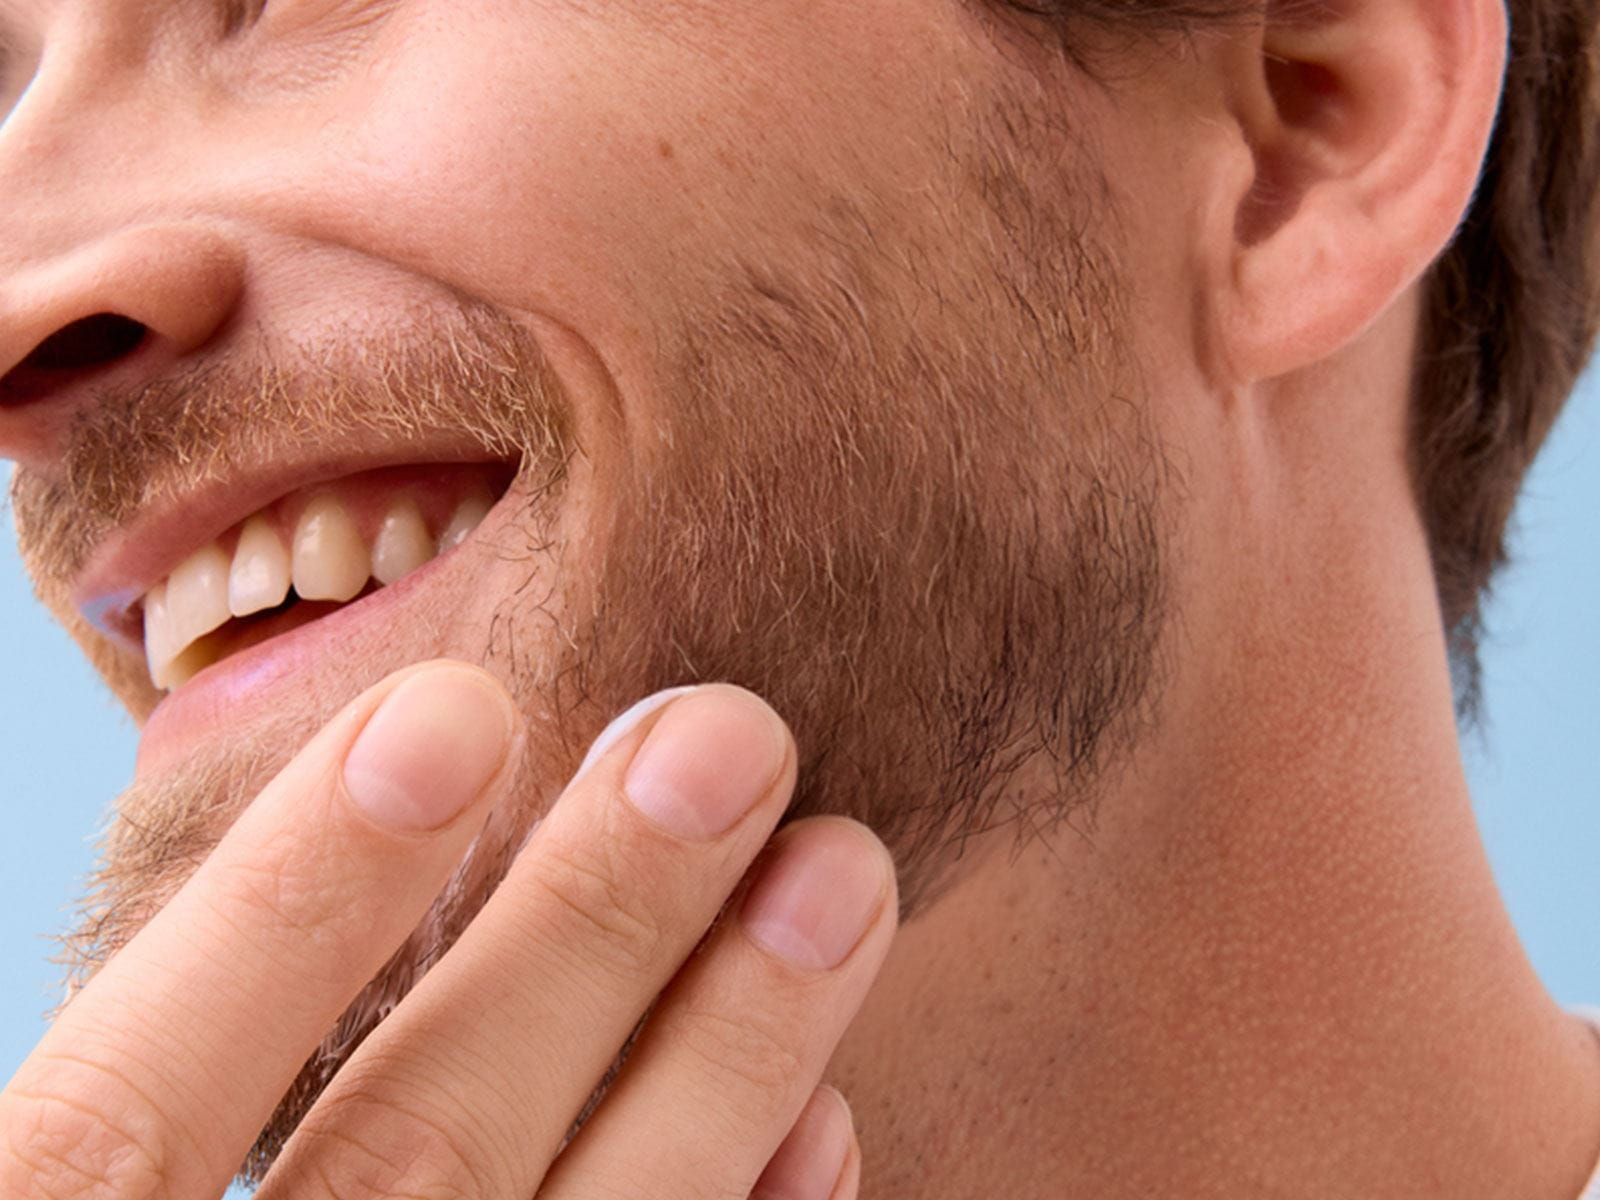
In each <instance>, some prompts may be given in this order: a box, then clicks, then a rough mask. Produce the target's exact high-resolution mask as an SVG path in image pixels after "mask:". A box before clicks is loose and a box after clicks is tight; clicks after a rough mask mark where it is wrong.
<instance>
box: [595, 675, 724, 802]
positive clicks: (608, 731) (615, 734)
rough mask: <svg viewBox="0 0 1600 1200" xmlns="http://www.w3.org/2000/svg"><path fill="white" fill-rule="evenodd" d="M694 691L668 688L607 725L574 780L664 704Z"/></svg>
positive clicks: (692, 689) (646, 698)
mask: <svg viewBox="0 0 1600 1200" xmlns="http://www.w3.org/2000/svg"><path fill="white" fill-rule="evenodd" d="M692 691H694V687H693V686H692V685H691V686H689V687H675V688H668V689H667V690H666V691H664V692H657V693H656V694H655V695H653V696H646V697H645V698H644V699H643V700H641V701H639V703H637V704H635V705H634V706H633V707H632V708H630V709H627V710H626V711H625V712H623V714H622V715H621V716H619V717H617V718H616V720H614V721H612V722H611V724H609V725H607V726H606V727H605V729H604V730H602V731H601V733H600V736H599V737H597V738H595V740H594V745H592V746H590V747H589V753H588V754H586V755H584V757H583V763H582V765H581V766H579V767H578V771H577V775H574V776H573V778H574V779H576V778H577V777H578V775H582V774H583V773H584V772H585V771H587V770H588V769H589V768H590V767H592V766H594V764H595V763H597V762H599V761H600V760H601V759H602V758H604V757H605V756H606V752H607V751H609V750H610V749H611V747H613V746H615V745H616V744H617V743H618V742H620V741H621V740H622V739H623V738H625V737H627V736H628V734H630V733H632V732H633V730H634V729H636V728H638V725H639V722H641V721H643V720H644V719H645V718H646V717H648V716H649V715H650V714H651V713H653V712H655V711H656V709H658V708H660V707H661V706H662V705H663V704H667V703H669V702H670V701H673V700H676V699H677V698H678V697H679V696H683V695H687V694H688V693H689V692H692Z"/></svg>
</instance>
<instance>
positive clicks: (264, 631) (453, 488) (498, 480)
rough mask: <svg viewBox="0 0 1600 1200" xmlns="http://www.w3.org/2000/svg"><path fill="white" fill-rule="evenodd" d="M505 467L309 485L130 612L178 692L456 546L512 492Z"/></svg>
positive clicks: (196, 559)
mask: <svg viewBox="0 0 1600 1200" xmlns="http://www.w3.org/2000/svg"><path fill="white" fill-rule="evenodd" d="M513 475H514V471H513V469H512V468H511V467H509V466H505V465H501V464H471V465H460V464H450V465H441V466H430V467H391V468H384V469H381V470H377V471H369V472H366V473H364V474H361V475H355V476H349V477H347V478H345V479H341V480H336V481H333V482H328V483H320V484H316V485H313V486H311V487H307V488H302V489H299V490H297V491H295V492H292V493H290V494H288V495H286V496H283V497H281V498H279V499H278V500H275V501H274V502H272V503H271V504H269V505H267V506H266V507H265V508H263V509H261V510H259V511H258V512H255V513H252V514H251V515H250V516H248V517H246V518H245V519H244V520H242V521H240V522H238V523H237V524H235V525H234V526H233V527H231V528H230V529H228V530H227V531H226V532H225V533H223V534H222V535H221V536H220V537H217V538H215V539H213V540H211V541H209V542H207V543H206V544H205V545H203V546H200V547H199V548H198V549H195V550H193V551H192V552H191V553H190V554H189V555H188V557H187V558H185V559H184V560H183V561H182V562H181V563H180V564H179V565H178V566H177V567H175V568H174V569H173V570H172V571H171V572H170V573H169V574H168V575H167V576H166V578H165V579H162V580H161V581H160V582H158V583H156V584H155V585H154V586H153V587H151V588H150V589H149V590H148V591H147V592H145V593H144V595H143V596H141V597H140V598H139V599H138V600H137V601H136V602H135V603H134V604H133V605H132V606H130V608H129V609H128V610H127V611H126V613H125V614H124V615H123V623H124V625H125V628H126V632H127V633H128V634H129V635H131V636H135V637H138V636H142V639H143V643H144V651H145V659H146V662H147V664H148V665H149V669H150V679H151V682H152V683H154V684H155V686H156V687H157V688H160V689H162V690H165V691H173V690H176V689H177V688H179V687H182V686H183V685H184V684H185V683H187V682H188V681H189V680H190V679H192V678H193V677H194V676H195V675H197V674H199V673H200V672H201V671H202V670H204V669H205V668H207V667H209V666H212V665H213V664H215V663H218V662H221V661H222V660H223V659H225V658H227V657H228V656H230V655H232V654H236V653H238V652H240V651H242V650H245V649H248V648H249V647H251V646H255V645H257V644H259V643H261V642H264V641H267V640H269V639H271V638H274V637H277V636H279V635H281V634H285V633H288V632H291V631H292V630H295V629H298V628H300V627H301V626H304V625H307V624H310V623H311V622H313V621H316V620H319V619H321V618H322V617H325V616H327V615H329V614H330V613H333V612H336V611H338V610H340V609H342V608H344V607H346V606H347V605H349V604H351V603H353V602H355V601H358V600H360V599H361V598H363V597H364V596H366V595H368V594H370V593H372V592H374V591H376V590H379V589H381V588H384V587H388V586H389V585H391V584H394V583H398V582H399V581H400V580H401V579H404V578H405V577H406V576H408V575H411V574H412V573H413V572H415V571H418V570H420V569H421V568H423V567H425V566H427V565H428V564H429V563H430V562H432V561H433V560H434V559H436V558H439V557H441V556H443V555H445V554H448V553H450V552H451V551H452V550H454V549H456V548H457V547H459V546H460V545H461V544H462V543H463V542H465V541H466V540H467V539H468V537H470V536H471V534H472V533H473V531H474V530H475V529H477V527H478V525H479V524H480V523H482V521H483V519H484V518H485V517H486V516H487V515H488V513H489V510H490V509H491V508H492V507H493V505H494V504H495V503H496V501H498V500H499V499H500V498H501V497H502V496H503V495H504V494H505V493H506V491H507V490H508V488H509V487H510V483H511V480H512V477H513Z"/></svg>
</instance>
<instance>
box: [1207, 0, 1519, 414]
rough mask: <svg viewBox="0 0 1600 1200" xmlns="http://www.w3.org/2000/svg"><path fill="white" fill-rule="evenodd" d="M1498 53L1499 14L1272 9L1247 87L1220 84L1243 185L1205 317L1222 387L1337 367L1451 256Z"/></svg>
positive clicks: (1352, 2)
mask: <svg viewBox="0 0 1600 1200" xmlns="http://www.w3.org/2000/svg"><path fill="white" fill-rule="evenodd" d="M1505 38H1506V16H1505V10H1504V7H1503V3H1502V0H1332V2H1325V3H1316V4H1298V3H1294V2H1293V0H1274V2H1273V3H1271V4H1269V6H1268V13H1267V16H1266V18H1265V23H1264V25H1263V26H1262V28H1261V30H1260V42H1259V44H1258V45H1257V46H1255V47H1254V50H1255V51H1256V53H1255V54H1254V61H1253V63H1252V65H1251V69H1250V70H1249V71H1248V72H1247V73H1246V75H1245V77H1243V78H1241V79H1235V80H1233V81H1230V83H1229V97H1230V104H1231V109H1232V114H1233V118H1234V120H1236V121H1237V123H1238V126H1239V128H1240V130H1241V132H1242V134H1243V137H1244V140H1245V144H1246V146H1247V147H1248V150H1249V153H1250V157H1251V164H1252V171H1251V172H1250V175H1249V178H1248V179H1247V180H1239V181H1238V182H1237V183H1236V185H1235V186H1236V187H1237V194H1235V195H1233V196H1232V197H1231V198H1230V199H1229V201H1228V205H1229V208H1228V212H1229V216H1230V218H1231V226H1232V227H1231V229H1229V230H1226V231H1221V232H1222V236H1224V237H1227V238H1228V240H1229V250H1228V253H1227V254H1226V255H1225V256H1222V257H1220V258H1219V259H1218V260H1217V261H1218V265H1219V274H1221V276H1222V277H1221V278H1219V279H1215V280H1213V281H1211V286H1212V296H1211V299H1210V305H1209V307H1210V311H1211V312H1212V314H1213V319H1214V322H1215V326H1216V327H1215V328H1214V330H1213V335H1214V337H1215V338H1216V340H1217V343H1218V347H1219V350H1220V352H1221V358H1222V359H1223V361H1224V362H1225V363H1226V365H1227V370H1228V373H1229V374H1230V375H1231V376H1233V380H1232V381H1233V382H1235V383H1250V382H1255V381H1258V380H1262V379H1270V378H1276V377H1278V376H1281V375H1286V374H1289V373H1290V372H1293V371H1295V370H1298V369H1300V368H1302V367H1305V366H1309V365H1311V364H1313V363H1315V362H1318V361H1320V360H1322V359H1324V358H1326V357H1329V356H1331V355H1332V354H1334V353H1336V352H1337V351H1338V350H1339V349H1341V348H1342V347H1343V346H1345V345H1347V344H1348V343H1349V342H1351V341H1353V340H1354V339H1355V338H1357V337H1358V336H1359V335H1360V334H1361V333H1362V332H1363V331H1364V330H1365V329H1366V328H1367V327H1369V326H1370V325H1371V324H1372V323H1373V322H1374V321H1375V320H1377V319H1378V317H1379V316H1380V315H1382V313H1383V312H1385V311H1386V310H1387V309H1388V308H1389V307H1390V305H1391V304H1393V303H1394V302H1395V300H1396V299H1397V298H1398V297H1399V296H1400V295H1401V293H1402V292H1404V291H1405V290H1406V289H1407V288H1409V287H1410V286H1411V285H1412V284H1413V283H1415V282H1416V280H1417V279H1418V278H1419V277H1420V276H1421V275H1422V274H1423V272H1424V271H1426V270H1427V268H1428V266H1429V264H1430V263H1431V262H1432V261H1433V260H1434V258H1435V257H1437V255H1438V254H1439V253H1440V252H1441V251H1442V250H1443V249H1444V248H1445V246H1446V245H1447V244H1448V243H1449V241H1450V238H1451V235H1452V234H1453V232H1454V230H1455V228H1456V225H1457V223H1458V222H1459V221H1460V219H1461V216H1462V214H1463V213H1464V212H1465V211H1466V208H1467V206H1468V204H1469V203H1470V201H1471V198H1472V192H1473V188H1474V186H1475V184H1476V181H1477V177H1478V171H1479V167H1480V165H1481V163H1482V160H1483V155H1484V152H1485V149H1486V147H1487V145H1488V141H1489V136H1490V133H1491V131H1492V128H1493V124H1494V114H1495V110H1496V106H1497V102H1498V98H1499V91H1500V83H1501V78H1502V74H1503V72H1504V69H1505ZM1224 263H1225V266H1224V265H1223V264H1224Z"/></svg>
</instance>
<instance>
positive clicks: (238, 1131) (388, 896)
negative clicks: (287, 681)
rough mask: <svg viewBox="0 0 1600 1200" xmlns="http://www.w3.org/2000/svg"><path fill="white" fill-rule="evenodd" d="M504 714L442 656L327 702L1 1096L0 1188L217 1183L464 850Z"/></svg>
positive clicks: (491, 690)
mask: <svg viewBox="0 0 1600 1200" xmlns="http://www.w3.org/2000/svg"><path fill="white" fill-rule="evenodd" d="M518 728H519V725H518V718H517V715H516V712H515V710H514V708H513V707H512V705H511V702H510V699H509V697H508V696H507V695H506V693H505V691H504V690H503V689H502V688H501V687H500V685H499V684H498V683H496V682H495V681H494V680H493V679H492V678H491V677H490V676H489V675H487V674H486V673H484V672H482V671H479V670H477V669H475V668H470V667H466V666H464V665H461V664H429V665H428V666H425V667H420V668H414V669H412V670H410V671H407V672H402V673H400V674H399V675H397V676H393V677H391V678H390V679H388V680H386V681H385V682H384V683H381V684H379V685H378V686H377V687H375V688H373V689H372V690H371V691H369V692H367V693H366V694H364V695H363V696H361V697H360V698H359V699H357V700H356V701H355V702H353V703H352V704H351V705H350V706H349V707H348V708H346V709H345V710H344V711H343V712H342V713H341V714H340V715H339V716H338V717H336V718H335V719H334V721H333V722H332V723H330V724H329V725H328V726H327V727H326V728H325V729H324V730H323V731H322V732H321V733H320V734H318V735H317V737H315V738H314V739H313V740H312V741H311V742H310V743H309V744H308V745H307V746H306V748H305V749H304V750H303V751H301V753H300V754H299V755H298V756H297V757H296V758H295V759H294V761H293V762H291V763H290V765H289V766H288V767H287V768H285V769H284V771H283V772H282V773H281V774H280V775H279V776H278V777H277V778H276V779H274V780H273V782H272V783H270V784H269V785H268V786H267V787H266V789H265V790H264V791H263V792H262V793H261V795H260V796H259V797H258V798H257V799H256V800H255V802H254V803H253V804H251V806H250V807H249V808H248V809H247V810H246V811H245V812H244V813H243V814H242V815H241V816H240V818H239V819H238V821H237V822H236V823H235V824H234V827H233V828H232V829H231V830H229V832H228V833H227V835H226V836H225V837H224V838H223V839H222V841H221V842H220V843H219V844H218V846H217V848H216V850H215V851H214V852H213V853H212V855H211V856H210V857H209V858H208V859H207V860H206V861H205V863H204V864H203V865H202V866H201V867H200V868H199V870H197V871H196V873H195V874H194V876H193V878H191V879H190V880H189V882H188V883H187V884H186V885H185V886H184V888H183V889H182V890H181V891H180V892H179V893H178V894H177V896H176V897H174V899H173V900H172V901H171V903H169V904H168V905H167V906H166V907H165V908H164V909H162V911H161V912H160V913H159V914H157V915H156V917H155V918H154V919H153V920H152V921H151V922H150V923H149V925H147V926H146V927H145V928H144V929H143V930H142V931H141V932H140V933H139V934H138V936H136V937H135V938H134V939H133V940H132V941H131V942H130V943H129V944H128V945H127V947H125V948H124V949H123V950H122V952H121V953H119V954H118V955H117V956H116V957H115V958H114V959H112V961H111V962H110V963H109V964H108V965H107V966H106V967H105V968H104V969H103V970H102V971H101V972H100V974H99V975H97V976H96V977H95V978H94V979H93V980H92V981H91V982H90V984H89V985H88V986H87V987H86V988H85V989H84V990H83V991H82V992H81V993H79V995H78V996H77V997H75V998H74V999H73V1001H72V1002H71V1003H70V1004H69V1005H68V1006H67V1008H66V1010H65V1012H63V1014H62V1015H61V1017H60V1018H59V1019H58V1020H57V1022H56V1024H55V1025H54V1026H53V1027H52V1028H51V1029H50V1031H49V1032H48V1033H47V1034H46V1036H45V1038H44V1040H43V1041H41V1042H40V1044H39V1046H38V1048H37V1049H36V1050H35V1051H34V1053H33V1054H32V1055H31V1056H30V1057H29V1058H28V1059H27V1061H26V1062H24V1063H23V1065H22V1067H21V1068H19V1069H18V1071H17V1074H16V1075H15V1076H14V1077H13V1078H12V1080H11V1082H10V1083H9V1084H8V1085H7V1087H6V1089H5V1091H4V1092H3V1093H0V1195H4V1196H7V1197H13V1196H14V1197H19V1198H25V1197H42V1196H47V1195H48V1196H60V1195H69V1194H70V1195H77V1194H80V1193H81V1192H83V1191H84V1189H85V1185H86V1184H87V1183H95V1184H97V1186H98V1189H103V1190H96V1189H95V1188H91V1189H90V1190H92V1191H94V1194H97V1195H98V1194H108V1195H162V1196H171V1197H174V1198H175V1200H181V1198H183V1197H189V1196H193V1197H207V1198H208V1200H209V1198H210V1197H215V1196H216V1195H218V1194H219V1193H220V1192H221V1191H222V1190H223V1189H224V1188H225V1187H226V1186H227V1183H228V1180H229V1179H230V1177H231V1176H232V1175H233V1173H234V1172H235V1171H236V1170H237V1169H238V1167H239V1164H240V1163H241V1161H242V1160H243V1158H244V1156H245V1154H246V1153H247V1151H248V1150H249V1147H250V1145H251V1144H252V1142H253V1141H254V1139H255V1137H256V1136H257V1134H259V1132H260V1130H261V1128H262V1127H263V1125H265V1123H266V1121H267V1119H268V1118H269V1117H270V1115H271V1113H272V1111H273V1109H274V1107H275V1106H276V1105H277V1103H278V1102H279V1101H280V1100H281V1099H282V1097H283V1095H284V1093H285V1092H286V1091H287V1090H288V1088H289V1086H290V1084H291V1083H292V1082H293V1081H294V1078H295V1076H296V1074H297V1073H298V1071H299V1069H300V1067H301V1065H302V1064H303V1063H304V1062H305V1060H306V1058H307V1056H308V1055H309V1054H310V1053H311V1051H312V1050H313V1049H314V1048H315V1047H316V1045H317V1044H318V1042H319V1041H320V1040H321V1039H322V1037H323V1036H324V1035H325V1034H326V1033H327V1031H328V1030H329V1029H330V1028H331V1027H332V1026H333V1025H334V1023H335V1022H336V1021H337V1019H338V1017H339V1015H340V1013H341V1012H343V1011H344V1009H345V1008H346V1007H347V1006H348V1005H349V1004H350V1002H351V1001H352V1000H354V999H355V997H356V995H357V994H358V993H359V992H360V989H361V987H362V986H363V985H364V984H365V983H366V982H367V981H368V980H370V979H371V978H372V977H373V976H374V975H375V974H376V973H377V972H378V970H379V969H380V968H381V967H382V965H383V963H384V962H385V961H386V960H387V959H388V958H389V956H390V955H391V954H392V953H393V952H394V951H395V949H396V948H397V947H398V946H399V945H400V944H401V943H402V942H403V941H404V939H405V937H406V936H407V935H408V934H409V933H410V932H411V930H412V929H413V928H414V927H415V925H416V924H417V922H418V921H419V920H420V919H421V918H422V916H423V915H424V914H425V912H426V911H427V908H428V905H429V904H430V903H431V902H432V900H433V899H434V897H435V896H436V895H437V894H438V892H439V890H440V889H441V888H442V887H443V885H444V883H445V882H446V880H447V879H448V877H449V875H450V872H451V870H452V869H453V868H454V866H455V865H456V864H457V863H458V862H459V861H460V859H461V858H462V856H463V854H464V853H465V851H466V849H467V847H468V845H469V844H470V842H471V840H472V837H473V836H474V834H475V833H476V832H477V830H478V828H479V827H480V826H481V824H482V820H483V817H484V816H485V815H486V811H487V807H488V804H489V801H490V798H491V797H492V796H493V794H494V793H495V792H496V791H497V790H498V785H499V784H500V783H501V781H502V779H503V777H504V775H505V774H506V771H505V768H506V764H507V763H508V762H509V761H510V760H511V750H512V747H513V744H514V742H515V741H516V739H517V737H518V736H519V735H518V732H517V731H518Z"/></svg>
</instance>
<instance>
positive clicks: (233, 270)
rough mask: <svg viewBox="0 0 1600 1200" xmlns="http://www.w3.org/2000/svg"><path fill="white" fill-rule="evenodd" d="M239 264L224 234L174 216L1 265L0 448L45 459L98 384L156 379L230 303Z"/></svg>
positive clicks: (30, 463)
mask: <svg viewBox="0 0 1600 1200" xmlns="http://www.w3.org/2000/svg"><path fill="white" fill-rule="evenodd" d="M19 257H23V256H19ZM13 261H15V260H13ZM244 275H245V271H244V260H243V256H242V254H241V253H240V251H239V250H238V249H237V248H236V247H235V246H234V245H233V243H232V242H231V241H230V239H229V238H228V237H227V236H226V234H224V233H223V232H222V231H220V230H218V229H215V228H212V227H210V226H208V225H206V224H200V223H186V222H176V223H164V224H149V225H140V226H134V227H132V228H125V229H120V230H116V231H113V232H110V233H107V234H104V235H102V236H100V237H98V238H95V239H93V240H91V241H89V242H88V243H87V244H82V245H79V246H76V247H72V248H69V249H67V250H65V251H64V252H61V253H57V254H55V255H52V256H50V257H48V258H46V259H44V260H43V261H34V262H31V263H28V262H26V261H25V262H24V263H23V264H22V265H20V266H18V267H14V268H13V269H12V270H11V271H10V272H9V273H8V274H7V275H5V276H0V457H4V458H12V459H15V460H17V461H18V462H20V463H22V465H24V466H26V467H29V468H31V469H37V470H48V465H49V460H50V458H51V457H52V456H54V455H55V454H56V453H57V452H58V448H59V444H60V438H61V437H62V436H63V434H64V432H65V430H66V429H67V427H68V425H69V424H70V421H71V419H72V417H73V415H74V414H75V413H76V412H77V411H78V410H79V409H80V408H81V406H82V405H84V404H87V403H92V399H93V393H94V392H95V391H96V390H97V389H99V388H101V387H104V386H107V385H110V384H113V383H116V384H133V385H136V384H137V383H139V382H140V381H142V380H146V379H151V378H154V377H156V376H157V375H159V374H161V373H162V372H164V371H166V370H168V369H170V368H171V366H172V365H173V364H174V363H175V362H177V361H179V360H181V359H182V358H183V357H184V356H186V355H188V354H190V353H192V352H193V351H195V350H197V349H199V348H200V347H202V346H204V345H205V344H206V343H208V342H209V341H211V340H212V339H213V338H214V337H215V336H216V335H217V334H218V332H219V331H220V330H221V329H222V328H223V326H225V325H226V324H227V323H228V321H229V318H230V317H231V316H233V315H234V314H235V313H236V311H237V309H238V306H239V302H240V297H241V296H242V294H243V290H244Z"/></svg>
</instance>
